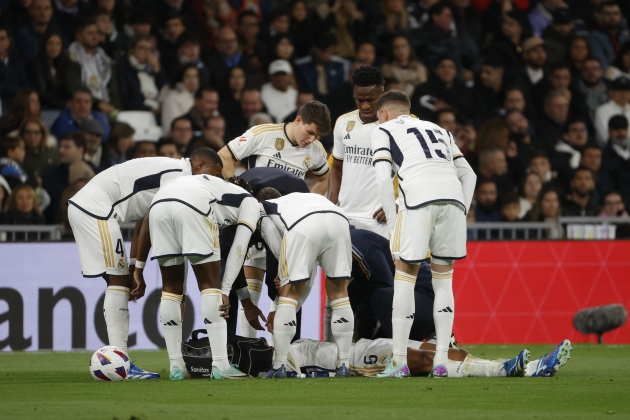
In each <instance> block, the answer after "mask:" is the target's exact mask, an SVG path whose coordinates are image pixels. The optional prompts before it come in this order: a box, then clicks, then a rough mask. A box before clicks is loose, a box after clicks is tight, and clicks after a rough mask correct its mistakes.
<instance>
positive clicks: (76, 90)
mask: <svg viewBox="0 0 630 420" xmlns="http://www.w3.org/2000/svg"><path fill="white" fill-rule="evenodd" d="M77 93H87V94H88V95H90V98H91V97H92V92H90V91H89V90H88V88H86V87H80V88H76V89H75V90H73V91H72V95H70V99H74V95H76V94H77Z"/></svg>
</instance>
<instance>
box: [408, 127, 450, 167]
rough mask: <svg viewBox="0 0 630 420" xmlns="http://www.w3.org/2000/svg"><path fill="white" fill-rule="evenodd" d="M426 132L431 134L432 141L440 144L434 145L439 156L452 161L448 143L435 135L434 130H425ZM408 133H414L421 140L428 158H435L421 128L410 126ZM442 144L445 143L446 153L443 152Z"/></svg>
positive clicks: (428, 134)
mask: <svg viewBox="0 0 630 420" xmlns="http://www.w3.org/2000/svg"><path fill="white" fill-rule="evenodd" d="M425 132H426V133H427V136H429V139H430V140H431V143H433V144H437V145H438V146H437V147H435V146H434V147H433V151H434V152H435V154H436V155H437V157H439V158H442V159H446V160H448V161H450V153H449V152H448V145H447V144H446V142H445V141H444V140H443V139H442V138H437V137H435V134H434V133H433V131H432V130H425ZM407 134H414V135H415V136H416V138H417V139H418V141H419V142H420V145H421V146H422V150H423V151H424V156H426V158H427V159H433V155H432V154H431V148H430V147H429V144H428V143H427V141H426V140H425V138H424V136H423V135H422V133H421V132H420V130H418V129H417V128H415V127H414V128H408V129H407ZM440 134H441V133H440ZM440 144H443V145H444V148H445V150H444V152H445V153H443V152H442V150H440V149H441V146H440Z"/></svg>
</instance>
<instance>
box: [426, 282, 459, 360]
mask: <svg viewBox="0 0 630 420" xmlns="http://www.w3.org/2000/svg"><path fill="white" fill-rule="evenodd" d="M431 276H432V277H433V280H432V282H431V283H432V284H433V291H434V292H435V299H434V300H433V322H434V323H435V336H436V341H437V343H436V345H435V357H434V359H433V366H437V365H439V364H446V361H447V360H448V346H449V343H450V340H451V332H453V319H454V318H455V298H454V297H453V270H451V271H447V272H445V273H438V272H436V271H433V270H431Z"/></svg>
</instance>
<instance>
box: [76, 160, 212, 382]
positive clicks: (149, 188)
mask: <svg viewBox="0 0 630 420" xmlns="http://www.w3.org/2000/svg"><path fill="white" fill-rule="evenodd" d="M221 170H222V163H221V159H220V158H219V156H218V155H217V154H216V152H214V151H213V150H212V149H208V148H201V149H197V150H196V151H195V152H193V153H192V154H191V156H190V159H180V160H177V159H170V158H165V157H152V158H142V159H134V160H130V161H128V162H125V163H123V164H120V165H115V166H112V167H111V168H109V169H107V170H105V171H103V172H101V173H99V174H98V175H96V176H95V177H94V178H92V179H91V180H90V182H88V183H87V185H86V186H85V187H83V188H82V189H81V191H79V192H78V193H77V194H75V195H74V196H73V197H72V198H71V199H70V200H68V220H69V222H70V226H71V227H72V232H73V233H74V238H75V240H76V242H77V248H78V249H79V258H80V260H81V271H82V273H83V276H84V277H92V278H95V277H103V278H104V279H105V281H106V283H107V290H106V292H105V302H104V304H103V314H104V316H105V322H106V324H107V335H108V338H109V344H110V345H113V346H117V347H118V348H120V349H121V350H123V351H124V352H125V353H128V348H127V338H128V335H129V297H130V288H131V285H132V278H131V277H130V276H129V272H130V269H131V273H133V267H134V266H135V265H136V264H137V263H136V258H135V257H136V245H137V242H138V235H139V233H140V230H141V227H142V224H143V219H144V217H145V216H146V214H147V213H148V212H149V207H150V204H151V200H152V199H153V196H154V195H155V193H156V192H157V191H158V190H159V189H160V187H161V186H163V185H165V184H167V183H168V182H170V181H172V180H174V179H176V178H179V177H181V176H182V175H190V174H207V175H212V176H216V175H220V174H221ZM131 221H137V223H136V228H135V230H134V235H133V239H132V243H131V255H130V257H131V259H130V260H129V261H128V260H127V252H126V251H125V245H124V242H123V236H122V232H121V230H120V224H121V223H125V222H131ZM131 297H132V298H138V297H140V295H138V294H137V293H136V294H132V295H131ZM128 377H129V378H132V379H153V378H158V377H159V375H158V374H157V373H152V372H146V371H144V370H142V369H140V368H138V367H137V366H135V365H134V364H133V363H132V364H131V368H130V370H129V376H128Z"/></svg>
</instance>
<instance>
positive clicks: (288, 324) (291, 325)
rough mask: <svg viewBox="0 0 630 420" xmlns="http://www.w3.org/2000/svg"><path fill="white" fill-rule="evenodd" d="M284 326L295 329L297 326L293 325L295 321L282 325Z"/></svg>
mask: <svg viewBox="0 0 630 420" xmlns="http://www.w3.org/2000/svg"><path fill="white" fill-rule="evenodd" d="M284 325H286V326H288V327H296V326H297V324H296V323H295V321H291V322H287V323H286V324H284Z"/></svg>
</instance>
